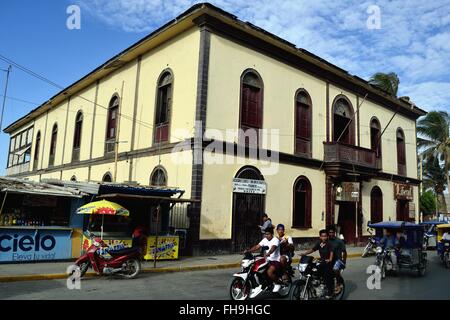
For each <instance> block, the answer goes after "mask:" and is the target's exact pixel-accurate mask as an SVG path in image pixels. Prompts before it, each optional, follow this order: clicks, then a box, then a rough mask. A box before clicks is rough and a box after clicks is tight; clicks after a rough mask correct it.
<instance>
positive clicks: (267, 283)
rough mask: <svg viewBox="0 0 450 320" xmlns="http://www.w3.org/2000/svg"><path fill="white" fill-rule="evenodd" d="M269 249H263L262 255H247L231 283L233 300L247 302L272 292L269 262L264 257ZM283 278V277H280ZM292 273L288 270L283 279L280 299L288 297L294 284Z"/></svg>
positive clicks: (279, 292)
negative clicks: (268, 271)
mask: <svg viewBox="0 0 450 320" xmlns="http://www.w3.org/2000/svg"><path fill="white" fill-rule="evenodd" d="M268 249H269V248H268V247H263V248H262V251H261V254H258V255H253V254H252V253H246V254H245V255H244V258H243V259H242V262H241V272H238V273H235V274H234V275H233V279H232V280H231V283H230V289H229V292H230V298H231V300H247V299H254V298H256V297H258V296H261V295H262V294H263V293H268V292H272V290H273V287H274V286H273V283H272V280H271V279H270V278H269V277H268V275H267V269H268V268H269V260H267V259H266V258H265V257H264V254H263V253H264V252H265V251H266V250H268ZM280 276H281V275H280ZM291 276H292V271H290V270H288V272H286V273H285V274H284V276H283V277H282V284H281V289H280V290H279V291H278V295H279V296H280V297H287V296H288V295H289V291H290V289H291V284H292V278H291Z"/></svg>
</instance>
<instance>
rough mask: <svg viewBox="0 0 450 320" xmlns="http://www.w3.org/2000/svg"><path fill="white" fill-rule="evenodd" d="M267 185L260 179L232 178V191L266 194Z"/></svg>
mask: <svg viewBox="0 0 450 320" xmlns="http://www.w3.org/2000/svg"><path fill="white" fill-rule="evenodd" d="M266 190H267V185H266V182H265V181H262V180H251V179H238V178H235V179H233V192H235V193H251V194H266Z"/></svg>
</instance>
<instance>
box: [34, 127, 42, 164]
mask: <svg viewBox="0 0 450 320" xmlns="http://www.w3.org/2000/svg"><path fill="white" fill-rule="evenodd" d="M40 148H41V132H40V131H38V133H37V135H36V144H35V146H34V158H33V170H36V169H37V168H38V164H39V152H40Z"/></svg>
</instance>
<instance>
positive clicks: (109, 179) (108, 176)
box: [102, 172, 112, 182]
mask: <svg viewBox="0 0 450 320" xmlns="http://www.w3.org/2000/svg"><path fill="white" fill-rule="evenodd" d="M102 182H112V176H111V173H109V172H107V173H105V174H104V176H103V178H102Z"/></svg>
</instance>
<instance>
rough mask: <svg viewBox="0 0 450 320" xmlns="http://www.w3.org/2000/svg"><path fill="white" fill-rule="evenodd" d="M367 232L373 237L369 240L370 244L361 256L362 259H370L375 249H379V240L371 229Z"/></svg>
mask: <svg viewBox="0 0 450 320" xmlns="http://www.w3.org/2000/svg"><path fill="white" fill-rule="evenodd" d="M367 232H369V234H370V235H371V237H370V238H369V242H368V243H367V245H366V247H365V248H364V250H363V253H362V255H361V257H362V258H365V257H368V256H369V255H371V254H374V253H375V249H376V248H377V245H378V241H377V238H376V237H375V236H373V235H372V232H371V231H370V228H367Z"/></svg>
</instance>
